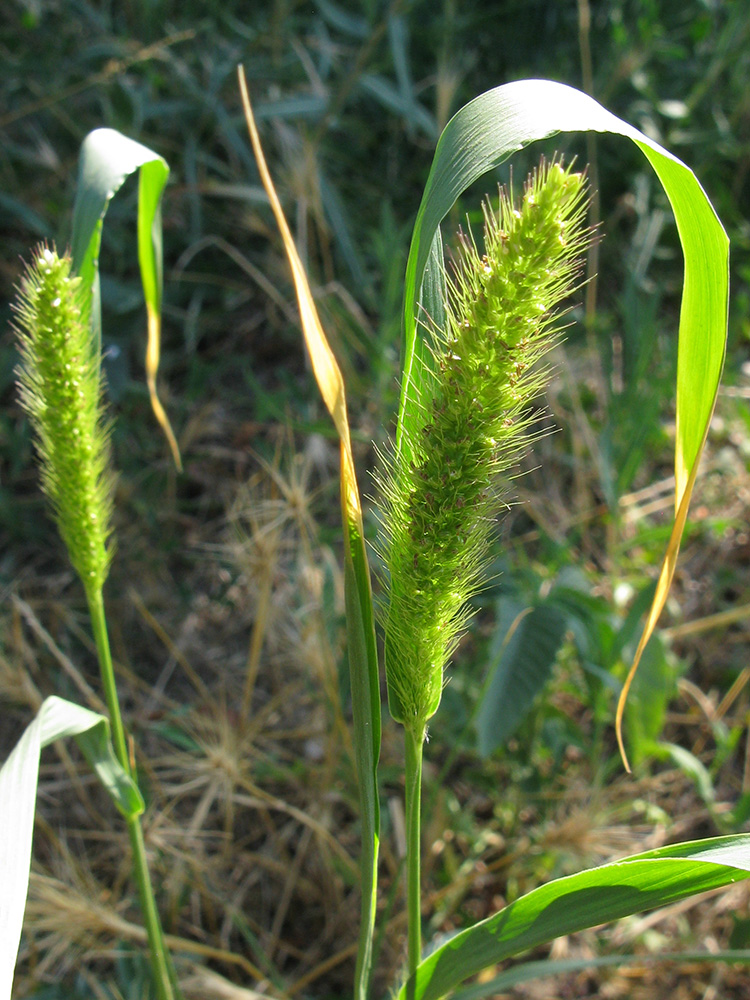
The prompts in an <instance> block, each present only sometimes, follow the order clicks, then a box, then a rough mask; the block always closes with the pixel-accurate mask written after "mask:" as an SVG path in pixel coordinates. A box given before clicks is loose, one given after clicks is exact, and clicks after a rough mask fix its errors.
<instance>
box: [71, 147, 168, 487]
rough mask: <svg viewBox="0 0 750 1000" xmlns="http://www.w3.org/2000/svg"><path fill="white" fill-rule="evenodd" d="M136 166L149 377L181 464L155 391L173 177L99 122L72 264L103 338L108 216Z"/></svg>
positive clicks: (77, 209) (83, 178)
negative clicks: (164, 211)
mask: <svg viewBox="0 0 750 1000" xmlns="http://www.w3.org/2000/svg"><path fill="white" fill-rule="evenodd" d="M136 170H140V174H139V178H138V262H139V264H140V268H141V282H142V284H143V298H144V301H145V303H146V315H147V319H148V344H147V348H146V380H147V384H148V391H149V395H150V397H151V406H152V408H153V411H154V414H155V415H156V419H157V420H158V421H159V423H160V425H161V428H162V430H163V431H164V435H165V436H166V438H167V441H168V443H169V447H170V450H171V452H172V457H173V459H174V462H175V465H176V466H177V468H178V469H181V468H182V465H181V461H180V452H179V448H178V447H177V441H176V439H175V436H174V433H173V431H172V428H171V426H170V423H169V420H168V418H167V415H166V413H165V412H164V408H163V406H162V404H161V401H160V400H159V397H158V394H157V391H156V375H157V372H158V369H159V353H160V344H161V296H162V226H161V196H162V192H163V191H164V187H165V185H166V183H167V179H168V178H169V167H168V166H167V164H166V162H165V161H164V160H163V159H162V158H161V156H158V155H157V154H156V153H154V152H152V150H150V149H148V148H147V147H146V146H142V145H141V144H140V143H139V142H135V141H134V140H133V139H128V138H127V137H126V136H124V135H121V134H120V133H119V132H116V131H115V130H114V129H111V128H100V129H96V130H95V131H93V132H90V133H89V135H87V136H86V138H85V139H84V141H83V145H82V147H81V158H80V163H79V170H78V188H77V191H76V200H75V205H74V206H73V251H72V252H73V267H74V269H75V271H76V273H77V274H80V275H81V277H82V278H83V285H84V288H85V289H89V290H90V298H89V301H88V303H87V304H88V308H89V310H90V319H91V323H92V325H93V328H94V331H95V332H96V335H97V337H98V338H101V300H100V292H99V251H100V249H101V242H102V229H103V227H104V216H105V215H106V213H107V208H108V207H109V203H110V201H111V200H112V198H113V197H114V195H115V194H117V192H118V191H119V189H120V187H121V186H122V184H123V182H124V181H125V180H126V179H127V178H128V177H129V176H130V175H131V174H132V173H134V172H135V171H136Z"/></svg>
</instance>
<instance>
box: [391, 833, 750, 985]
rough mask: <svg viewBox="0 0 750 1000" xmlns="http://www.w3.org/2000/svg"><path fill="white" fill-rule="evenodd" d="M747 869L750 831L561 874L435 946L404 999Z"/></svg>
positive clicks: (731, 878) (455, 982) (746, 873)
mask: <svg viewBox="0 0 750 1000" xmlns="http://www.w3.org/2000/svg"><path fill="white" fill-rule="evenodd" d="M749 876H750V835H740V836H733V837H717V838H715V839H713V840H702V841H694V842H692V843H688V844H677V845H675V846H673V847H665V848H660V849H659V850H656V851H648V852H646V853H644V854H638V855H635V856H633V857H631V858H626V859H625V860H624V861H618V862H614V863H613V864H609V865H603V866H602V867H601V868H593V869H591V870H590V871H585V872H579V873H578V874H577V875H570V876H568V877H567V878H561V879H556V880H555V881H553V882H548V883H547V884H546V885H542V886H540V887H539V888H538V889H534V890H533V891H532V892H530V893H528V894H527V895H525V896H523V897H522V898H521V899H518V900H516V902H515V903H511V904H510V906H506V907H505V908H504V909H502V910H500V911H499V912H498V913H495V914H493V916H491V917H488V918H487V919H486V920H482V921H481V922H480V923H478V924H475V925H474V926H473V927H470V928H468V929H467V930H465V931H462V932H461V933H460V934H457V935H456V936H455V937H454V938H452V939H451V940H450V941H448V942H446V944H444V945H442V946H441V947H440V948H438V949H437V950H436V951H434V952H433V953H432V954H431V955H430V956H429V957H428V958H426V959H425V960H424V961H423V962H421V963H420V965H419V966H418V968H417V971H416V972H415V974H414V976H412V978H411V979H410V980H409V981H408V982H407V983H405V984H404V986H402V988H401V991H400V993H399V1000H407V998H409V1000H439V998H440V997H443V996H445V995H446V994H447V993H449V992H450V991H451V990H452V989H453V988H454V987H456V986H458V985H459V983H461V982H463V981H464V980H465V979H468V977H469V976H473V975H476V974H477V973H478V972H481V971H482V969H485V968H487V967H488V966H490V965H494V964H496V963H497V962H501V961H503V960H504V959H506V958H508V957H510V956H511V955H517V954H518V953H519V952H521V951H526V950H527V949H528V948H533V947H535V946H536V945H540V944H544V943H545V942H547V941H551V940H553V939H554V938H556V937H560V936H561V935H563V934H572V933H574V932H575V931H579V930H583V929H584V928H586V927H594V926H596V925H597V924H603V923H607V922H608V921H610V920H617V919H619V918H620V917H624V916H627V915H628V914H631V913H640V912H642V911H644V910H649V909H653V908H654V907H657V906H665V905H667V904H669V903H674V902H677V901H678V900H680V899H684V898H685V897H686V896H692V895H694V894H695V893H698V892H705V891H706V890H707V889H715V888H718V887H720V886H724V885H728V884H730V883H732V882H738V881H740V880H741V879H745V878H748V877H749Z"/></svg>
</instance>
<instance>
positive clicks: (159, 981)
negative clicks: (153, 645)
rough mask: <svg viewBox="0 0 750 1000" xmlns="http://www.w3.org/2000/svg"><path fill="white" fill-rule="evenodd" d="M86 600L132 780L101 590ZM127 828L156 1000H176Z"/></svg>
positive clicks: (133, 826)
mask: <svg viewBox="0 0 750 1000" xmlns="http://www.w3.org/2000/svg"><path fill="white" fill-rule="evenodd" d="M86 598H87V600H88V606H89V614H90V615H91V627H92V630H93V633H94V640H95V642H96V651H97V654H98V657H99V670H100V672H101V678H102V687H103V688H104V697H105V700H106V702H107V709H108V710H109V720H110V726H111V729H112V742H113V745H114V748H115V754H116V756H117V759H118V761H119V762H120V764H121V765H122V767H123V768H124V770H125V771H126V772H127V773H128V774H129V775H131V777H133V778H135V775H134V774H133V769H132V768H131V766H130V759H129V756H128V749H127V743H126V741H125V729H124V727H123V724H122V715H121V714H120V702H119V699H118V697H117V685H116V682H115V671H114V667H113V666H112V654H111V652H110V648H109V634H108V632H107V619H106V615H105V612H104V600H103V597H102V591H101V589H100V588H95V587H91V588H89V587H87V588H86ZM127 824H128V833H129V835H130V845H131V850H132V852H133V869H134V874H135V880H136V883H137V885H138V893H139V895H140V899H141V909H142V911H143V920H144V923H145V925H146V934H147V936H148V944H149V954H150V957H151V972H152V976H153V980H154V986H155V988H156V996H157V1000H176V998H177V997H178V996H179V989H178V988H177V986H176V980H175V977H174V970H173V968H172V963H171V958H170V956H169V953H168V952H167V948H166V945H165V943H164V933H163V931H162V928H161V922H160V920H159V911H158V910H157V908H156V900H155V898H154V890H153V887H152V885H151V879H150V877H149V873H148V861H147V858H146V844H145V841H144V839H143V829H142V827H141V820H140V817H139V816H130V817H128V818H127Z"/></svg>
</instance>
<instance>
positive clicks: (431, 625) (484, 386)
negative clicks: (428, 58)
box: [380, 161, 592, 734]
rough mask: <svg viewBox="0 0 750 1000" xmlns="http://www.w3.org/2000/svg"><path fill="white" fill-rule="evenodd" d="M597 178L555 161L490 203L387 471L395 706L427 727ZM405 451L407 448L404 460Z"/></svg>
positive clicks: (460, 256)
mask: <svg viewBox="0 0 750 1000" xmlns="http://www.w3.org/2000/svg"><path fill="white" fill-rule="evenodd" d="M587 204H588V195H587V186H586V180H585V177H584V175H582V174H581V173H575V172H573V171H572V170H571V169H570V168H564V167H563V165H562V164H561V163H560V162H557V161H553V162H552V163H550V164H546V163H544V162H542V165H541V167H540V168H539V169H538V170H537V171H535V172H534V173H533V174H532V176H531V177H530V178H529V180H528V182H527V184H526V186H525V190H524V193H523V196H522V199H521V201H520V204H518V206H516V205H515V204H514V202H513V198H512V194H508V193H507V192H506V191H501V193H500V203H499V208H498V211H497V212H495V211H493V209H492V208H491V207H490V206H489V205H487V204H486V205H485V206H484V242H485V248H484V253H483V254H482V253H480V251H479V250H478V249H477V247H476V245H475V244H474V242H473V240H472V239H471V238H470V237H467V236H465V235H462V236H460V237H459V246H458V252H457V259H456V263H455V273H454V274H453V275H451V276H448V281H447V286H448V302H447V304H446V305H447V309H446V312H447V318H446V324H445V328H444V329H443V330H428V331H427V332H428V335H429V336H430V338H431V350H432V365H431V370H430V371H429V372H428V371H425V372H423V373H421V374H422V375H423V378H422V379H421V390H422V391H421V400H422V412H421V418H420V420H421V423H420V424H419V426H418V427H417V429H416V430H415V431H414V432H413V433H412V436H411V438H410V440H409V442H408V447H406V448H401V449H400V450H399V452H398V454H393V455H392V456H391V457H390V458H389V459H387V460H386V462H385V469H384V471H383V472H382V473H381V476H380V480H381V482H380V485H381V493H382V496H383V500H382V507H383V525H384V536H385V541H384V543H383V559H384V563H385V566H386V568H387V571H388V582H387V604H386V610H385V642H386V651H385V657H386V679H387V685H388V701H389V707H390V711H391V714H392V715H393V717H394V718H395V719H396V721H398V722H401V723H402V724H403V725H404V726H406V727H407V728H408V729H410V730H411V731H412V732H413V733H414V734H419V733H423V732H424V731H425V724H426V722H427V720H428V719H429V718H430V717H431V716H432V715H433V714H434V712H435V711H436V710H437V707H438V705H439V703H440V698H441V693H442V688H443V683H444V681H443V676H444V670H445V666H446V664H447V662H448V660H449V659H450V657H451V655H452V653H453V651H454V649H455V646H456V643H457V642H458V639H459V638H460V635H461V633H462V631H463V629H464V628H465V626H466V624H467V621H468V618H469V616H470V610H469V605H468V602H469V599H470V598H471V597H472V596H473V595H474V594H475V593H476V592H477V590H478V589H479V588H480V587H481V585H482V581H483V578H484V574H485V571H486V567H487V561H488V554H489V543H490V538H491V534H492V531H493V522H494V519H495V517H496V515H497V513H498V510H499V509H500V508H501V507H502V506H503V505H504V504H507V500H508V496H509V492H510V489H509V473H510V470H511V469H512V468H513V467H514V466H516V465H517V463H518V461H519V459H520V457H521V456H522V455H523V453H524V451H525V450H526V449H527V447H528V445H529V441H530V438H531V435H532V425H533V423H534V421H535V419H536V415H535V412H534V410H533V401H534V399H535V398H536V397H538V396H539V394H540V393H541V392H542V390H543V389H544V388H545V386H546V384H547V382H548V380H549V372H548V371H547V370H545V369H544V368H543V367H541V368H540V366H539V365H538V362H539V360H540V359H541V358H542V357H543V356H544V355H545V354H546V353H547V352H548V351H549V350H550V349H551V348H552V347H553V346H554V345H555V343H556V342H557V340H558V332H556V329H555V319H556V314H555V310H556V308H557V307H558V305H559V304H560V303H561V301H562V300H563V299H564V298H565V297H566V296H567V295H569V294H570V293H571V292H572V291H573V290H574V289H575V287H576V286H577V284H578V282H579V274H580V272H581V266H582V259H583V255H584V253H585V251H586V249H587V247H588V245H589V243H590V241H591V238H592V236H591V232H590V230H588V229H587V228H586V226H585V217H586V210H587ZM404 456H408V458H405V457H404Z"/></svg>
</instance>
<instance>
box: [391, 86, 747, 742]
mask: <svg viewBox="0 0 750 1000" xmlns="http://www.w3.org/2000/svg"><path fill="white" fill-rule="evenodd" d="M577 131H596V132H611V133H614V134H618V135H621V136H625V137H627V138H628V139H630V140H632V141H633V142H634V143H635V144H636V145H637V146H638V147H639V148H640V149H641V151H642V152H643V154H644V155H645V156H646V158H647V159H648V161H649V162H650V163H651V166H652V167H653V169H654V170H655V172H656V174H657V176H658V177H659V180H660V181H661V183H662V185H663V187H664V190H665V192H666V194H667V197H668V198H669V201H670V203H671V205H672V209H673V211H674V215H675V220H676V222H677V230H678V233H679V237H680V241H681V244H682V249H683V253H684V256H685V275H684V284H683V294H682V305H681V310H680V327H679V354H678V363H677V403H676V406H677V440H676V445H675V482H676V489H675V523H674V528H673V531H672V536H671V538H670V542H669V546H668V549H667V552H666V555H665V559H664V564H663V566H662V569H661V573H660V576H659V581H658V584H657V588H656V593H655V596H654V602H653V604H652V607H651V610H650V612H649V615H648V618H647V621H646V626H645V629H644V633H643V636H642V638H641V642H640V644H639V646H638V649H637V650H636V654H635V658H634V663H633V667H632V668H631V674H630V676H629V678H628V682H627V683H626V685H625V690H624V691H623V699H624V696H625V695H626V694H627V689H628V687H629V683H630V680H631V679H632V674H633V672H634V671H635V669H636V667H637V664H638V660H639V659H640V656H641V653H642V651H643V648H644V647H645V645H646V642H647V641H648V638H649V636H650V635H651V633H652V631H653V629H654V627H655V625H656V621H657V619H658V617H659V615H660V613H661V611H662V609H663V607H664V603H665V601H666V597H667V592H668V590H669V586H670V584H671V581H672V577H673V575H674V569H675V564H676V560H677V553H678V551H679V544H680V539H681V537H682V532H683V529H684V526H685V520H686V518H687V508H688V503H689V500H690V495H691V493H692V488H693V483H694V480H695V475H696V473H697V468H698V461H699V459H700V454H701V451H702V449H703V444H704V442H705V438H706V434H707V432H708V424H709V421H710V419H711V414H712V413H713V408H714V404H715V401H716V394H717V391H718V385H719V378H720V375H721V370H722V366H723V363H724V351H725V346H726V332H727V312H728V301H729V277H728V274H729V268H728V263H729V241H728V239H727V236H726V233H725V232H724V229H723V227H722V225H721V222H720V221H719V219H718V217H717V216H716V213H715V212H714V209H713V207H712V205H711V203H710V201H709V200H708V198H707V197H706V195H705V193H704V191H703V189H702V188H701V186H700V184H699V183H698V180H697V179H696V177H695V175H694V174H693V172H692V171H691V170H690V169H689V168H688V167H687V166H686V165H685V164H684V163H682V162H681V161H680V160H678V159H677V158H676V157H674V156H673V155H672V154H671V153H669V152H667V150H665V149H663V148H662V147H661V146H660V145H658V143H655V142H654V141H653V140H651V139H649V138H648V137H647V136H645V135H643V133H641V132H639V131H638V130H637V129H635V128H633V127H632V126H631V125H629V124H627V122H624V121H621V120H620V119H619V118H617V117H615V115H613V114H611V113H610V112H609V111H607V110H606V109H605V108H603V107H602V106H601V105H600V104H598V103H597V102H596V101H595V100H594V99H593V98H591V97H589V96H588V95H587V94H584V93H581V92H580V91H578V90H575V89H574V88H573V87H568V86H565V85H564V84H560V83H553V82H551V81H548V80H522V81H520V82H517V83H510V84H506V85H505V86H502V87H497V88H495V89H494V90H490V91H488V92H487V93H485V94H482V95H481V96H479V97H477V98H476V99H475V100H473V101H471V102H470V103H469V104H467V105H466V106H465V107H464V108H462V109H461V110H460V111H459V112H458V113H457V114H456V115H454V117H453V118H452V119H451V120H450V121H449V122H448V124H447V125H446V127H445V129H444V131H443V134H442V135H441V137H440V141H439V142H438V145H437V149H436V151H435V158H434V160H433V164H432V169H431V171H430V175H429V177H428V180H427V185H426V187H425V192H424V195H423V197H422V202H421V204H420V207H419V212H418V214H417V220H416V223H415V226H414V234H413V236H412V242H411V248H410V251H409V259H408V262H407V268H406V285H405V295H404V355H403V372H402V383H401V385H402V388H401V401H400V407H399V421H398V428H397V447H399V448H401V449H403V448H407V447H408V441H409V440H410V434H409V433H406V432H407V431H409V430H412V429H413V428H414V427H415V426H416V425H417V424H418V421H419V412H420V398H419V396H420V382H421V379H422V377H423V376H422V372H423V371H427V370H429V365H430V357H429V351H428V350H427V349H426V342H425V339H424V338H423V337H421V336H419V323H420V321H423V320H424V319H425V317H426V316H429V317H430V318H431V320H432V321H433V322H439V319H440V317H439V311H440V308H441V307H440V293H439V287H437V286H439V282H440V274H441V273H442V270H443V249H442V241H441V234H440V223H441V221H442V220H443V219H444V218H445V216H446V214H447V213H448V212H449V211H450V209H451V207H452V206H453V204H454V203H455V201H456V199H457V198H458V197H459V195H461V193H462V192H463V191H465V190H466V188H467V187H468V186H469V185H470V184H472V183H473V182H474V181H475V180H476V179H477V178H479V177H480V176H481V175H482V174H484V173H486V172H487V171H488V170H490V169H491V168H493V167H495V166H497V165H498V164H499V163H501V162H502V161H503V160H505V159H507V158H508V157H509V156H510V155H511V154H512V153H514V152H515V151H517V150H518V149H521V148H522V147H523V146H525V145H527V144H528V143H530V142H533V141H535V140H537V139H543V138H546V137H548V136H551V135H554V134H556V133H558V132H577ZM436 288H437V290H436ZM623 704H624V701H623V700H621V702H620V705H619V706H618V714H617V725H618V737H619V735H620V732H619V727H620V721H621V718H622V708H623ZM621 749H623V748H622V746H621ZM623 755H624V749H623Z"/></svg>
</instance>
